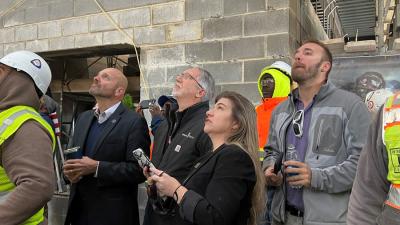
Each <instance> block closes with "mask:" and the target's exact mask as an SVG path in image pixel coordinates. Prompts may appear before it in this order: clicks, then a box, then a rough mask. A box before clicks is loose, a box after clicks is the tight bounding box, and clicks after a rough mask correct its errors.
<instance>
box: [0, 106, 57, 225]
mask: <svg viewBox="0 0 400 225" xmlns="http://www.w3.org/2000/svg"><path fill="white" fill-rule="evenodd" d="M28 120H35V121H37V122H38V123H40V124H41V125H42V126H43V127H44V128H45V129H46V130H47V131H48V132H49V134H50V135H51V138H52V142H53V151H54V148H55V143H56V142H55V136H54V132H53V129H52V128H51V126H50V125H49V124H48V123H47V122H46V121H45V120H44V119H42V117H41V116H40V114H39V113H38V112H37V111H36V110H34V109H33V108H31V107H28V106H14V107H12V108H10V109H7V110H5V111H3V112H1V113H0V145H2V144H3V143H4V142H5V141H6V140H7V139H8V138H9V137H11V136H12V135H13V134H14V133H15V132H16V131H17V130H18V129H19V127H20V126H21V125H22V124H24V123H25V122H26V121H28ZM14 188H15V185H14V183H13V182H12V181H11V180H10V179H9V177H8V176H7V174H6V171H5V170H4V168H3V167H1V166H0V201H5V200H6V199H7V197H8V196H9V194H10V193H12V191H13V190H14ZM43 213H44V209H43V208H41V209H40V210H39V211H38V212H37V213H35V214H34V215H33V216H32V217H30V218H29V219H28V220H27V221H25V222H24V223H22V224H23V225H36V224H39V223H41V222H42V221H43V220H44V216H43Z"/></svg>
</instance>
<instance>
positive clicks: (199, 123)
mask: <svg viewBox="0 0 400 225" xmlns="http://www.w3.org/2000/svg"><path fill="white" fill-rule="evenodd" d="M208 108H209V106H208V102H201V103H198V104H195V105H193V106H191V107H189V108H187V109H186V110H184V111H183V112H177V113H176V114H175V115H176V117H175V118H170V119H171V120H164V121H163V123H162V124H161V125H160V127H159V128H158V129H157V132H156V134H155V137H154V148H153V158H152V162H153V164H154V165H155V167H157V168H158V169H160V170H163V171H165V172H166V173H168V174H169V175H171V176H172V177H175V178H176V179H177V180H178V181H179V182H182V181H183V180H184V179H185V178H186V177H187V175H188V174H189V172H190V170H191V169H192V167H193V165H194V163H196V162H197V161H198V160H199V158H200V157H201V156H203V155H204V154H206V153H207V152H210V150H211V149H212V143H211V139H210V137H209V136H208V135H207V134H205V133H204V131H203V129H204V120H205V116H206V112H207V110H208ZM168 121H174V122H175V123H173V124H172V125H168ZM169 142H170V143H169ZM152 204H153V203H152V200H151V199H149V201H148V204H147V207H146V213H145V219H144V223H143V224H147V225H150V224H151V225H157V224H162V225H164V224H169V223H168V221H172V220H171V219H173V217H171V216H170V215H165V216H162V215H159V214H157V213H156V212H154V211H153V208H152ZM170 224H174V223H170Z"/></svg>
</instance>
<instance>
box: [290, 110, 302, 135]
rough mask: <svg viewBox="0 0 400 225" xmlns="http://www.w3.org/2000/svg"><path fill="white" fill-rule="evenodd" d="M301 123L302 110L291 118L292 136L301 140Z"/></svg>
mask: <svg viewBox="0 0 400 225" xmlns="http://www.w3.org/2000/svg"><path fill="white" fill-rule="evenodd" d="M303 121H304V110H302V109H301V110H297V111H296V112H295V113H294V116H293V121H292V125H293V131H294V136H296V137H298V138H301V136H303Z"/></svg>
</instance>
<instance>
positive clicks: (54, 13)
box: [50, 0, 74, 20]
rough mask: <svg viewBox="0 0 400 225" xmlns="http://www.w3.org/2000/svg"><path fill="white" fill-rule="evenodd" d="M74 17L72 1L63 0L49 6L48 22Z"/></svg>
mask: <svg viewBox="0 0 400 225" xmlns="http://www.w3.org/2000/svg"><path fill="white" fill-rule="evenodd" d="M72 16H74V1H73V0H64V1H62V2H61V1H60V2H57V3H53V4H50V20H57V19H63V18H69V17H72Z"/></svg>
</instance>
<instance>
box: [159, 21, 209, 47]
mask: <svg viewBox="0 0 400 225" xmlns="http://www.w3.org/2000/svg"><path fill="white" fill-rule="evenodd" d="M166 29H167V41H169V42H177V41H192V40H199V39H201V21H200V20H194V21H187V22H184V23H180V24H173V25H168V26H167V27H166Z"/></svg>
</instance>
